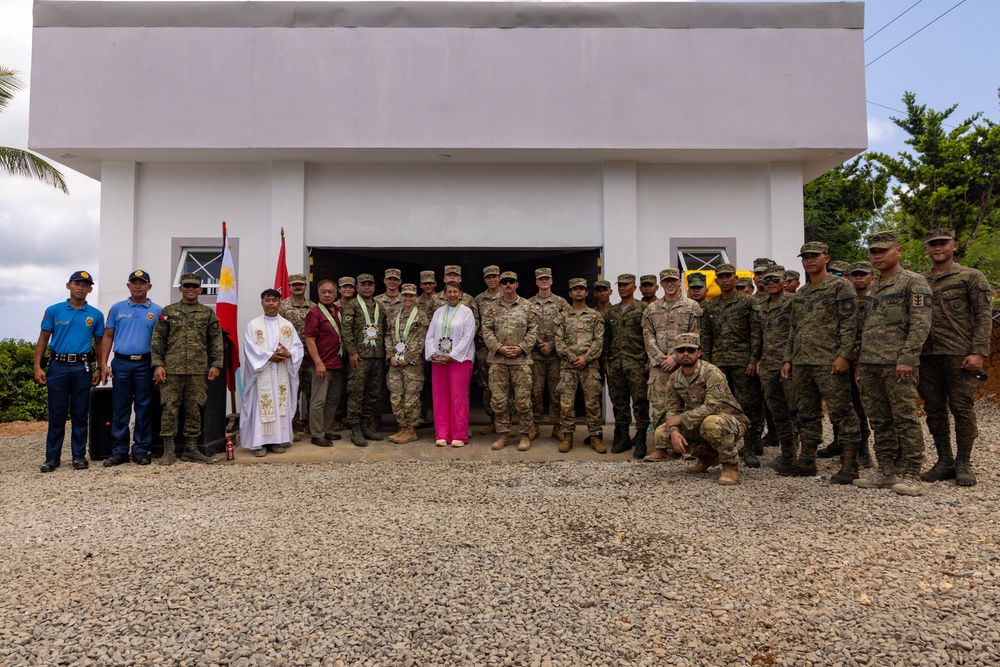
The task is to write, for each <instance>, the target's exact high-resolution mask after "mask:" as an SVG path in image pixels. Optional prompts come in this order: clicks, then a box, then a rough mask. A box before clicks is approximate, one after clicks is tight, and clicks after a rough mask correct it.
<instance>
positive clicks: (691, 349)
mask: <svg viewBox="0 0 1000 667" xmlns="http://www.w3.org/2000/svg"><path fill="white" fill-rule="evenodd" d="M674 351H675V352H677V354H694V353H695V352H697V351H698V348H696V347H677V348H674Z"/></svg>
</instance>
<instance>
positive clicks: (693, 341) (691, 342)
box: [674, 333, 701, 350]
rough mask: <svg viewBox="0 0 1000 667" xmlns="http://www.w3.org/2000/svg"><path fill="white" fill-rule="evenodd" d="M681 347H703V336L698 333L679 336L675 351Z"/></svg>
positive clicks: (675, 342) (675, 341)
mask: <svg viewBox="0 0 1000 667" xmlns="http://www.w3.org/2000/svg"><path fill="white" fill-rule="evenodd" d="M679 347H697V348H700V347H701V336H699V335H698V334H696V333H682V334H677V338H676V340H674V349H675V350H676V349H677V348H679Z"/></svg>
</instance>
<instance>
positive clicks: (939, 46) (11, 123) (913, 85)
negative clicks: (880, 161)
mask: <svg viewBox="0 0 1000 667" xmlns="http://www.w3.org/2000/svg"><path fill="white" fill-rule="evenodd" d="M31 6H32V3H31V0H0V64H3V65H4V66H7V67H12V68H14V69H16V70H18V71H19V72H20V74H21V77H22V79H23V80H24V81H25V83H26V84H28V83H30V72H31ZM942 14H944V16H943V17H941V18H939V19H938V20H937V21H935V19H936V18H938V17H939V16H941V15H942ZM900 15H901V16H900ZM893 19H896V20H895V21H894V22H892V21H893ZM890 22H892V23H891V25H888V26H887V24H890ZM932 22H933V23H932ZM927 24H931V25H929V26H927ZM865 25H866V28H865V36H866V38H867V39H868V41H867V42H866V45H865V48H866V52H867V53H866V58H865V61H866V62H870V63H871V64H870V66H868V67H867V68H866V74H867V89H868V94H867V97H868V100H869V105H868V140H869V145H870V148H871V150H876V151H884V152H889V153H895V152H897V151H900V150H903V149H905V148H906V147H905V145H904V144H903V143H902V140H903V137H902V134H901V132H900V131H899V130H898V129H897V128H896V127H895V126H894V125H893V124H892V123H891V121H890V120H889V117H890V116H894V115H895V116H898V115H900V113H899V112H898V111H894V110H898V109H901V108H902V103H901V101H900V100H901V98H902V96H903V92H904V91H907V90H909V91H912V92H914V93H916V94H917V98H918V100H919V101H920V102H921V103H923V104H927V105H928V106H930V107H932V108H936V109H944V108H946V107H948V106H950V105H952V104H958V105H959V107H958V110H957V112H956V116H958V117H963V118H964V117H965V116H967V115H970V114H972V113H974V112H976V111H983V112H985V114H986V115H987V117H989V118H991V119H992V120H994V121H1000V111H998V100H997V88H998V86H1000V49H998V48H997V46H996V43H997V42H996V35H995V34H994V29H995V27H996V26H997V25H1000V2H997V1H996V0H870V1H869V2H868V4H867V5H866V9H865ZM885 26H887V27H885ZM924 26H927V27H926V28H925V27H924ZM883 28H884V29H883ZM921 28H923V30H921ZM880 29H881V31H880V32H879V30H880ZM918 31H919V32H918ZM876 32H878V34H875V33H876ZM914 33H916V34H914ZM907 38H909V39H907ZM904 40H907V41H905V43H902V44H901V45H899V46H897V45H898V44H900V42H904ZM893 47H896V48H894V49H893ZM891 49H892V51H891V52H889V51H890V50H891ZM887 52H889V53H887ZM883 54H886V55H883ZM880 56H882V57H880ZM876 59H877V62H872V61H876ZM28 98H29V92H28V88H27V86H26V88H25V90H23V91H21V93H20V94H18V96H17V97H16V98H15V100H14V103H13V104H12V105H11V107H10V108H8V110H7V111H6V112H5V113H3V114H2V115H0V145H2V146H14V147H19V148H24V147H26V146H27V143H28ZM886 107H889V108H886ZM63 172H64V173H65V175H66V177H67V180H68V182H69V187H70V193H71V194H70V195H69V196H66V195H63V194H62V193H60V192H57V191H56V190H54V189H52V188H49V187H47V186H45V185H42V184H38V183H32V182H28V181H23V180H19V179H14V178H11V177H6V176H0V239H2V242H0V314H2V315H0V338H12V337H13V338H25V339H28V340H35V339H36V338H37V337H38V323H39V321H40V320H41V315H42V311H43V310H44V309H45V307H46V306H47V305H49V304H51V303H54V302H56V301H59V300H61V299H64V298H65V297H66V291H65V287H64V285H65V283H66V279H67V278H68V277H69V275H70V273H72V272H73V271H74V270H76V269H85V270H88V271H91V272H94V273H95V274H96V273H97V241H98V225H99V222H100V183H98V182H96V181H94V180H92V179H90V178H88V177H86V176H82V175H79V174H77V173H76V172H73V171H72V170H70V169H68V168H64V169H63ZM70 230H71V231H72V233H73V238H74V239H81V238H82V239H86V242H84V243H79V242H77V241H74V242H73V243H72V244H68V243H63V242H62V240H63V239H65V238H66V234H67V232H68V231H70ZM97 279H98V280H100V279H101V276H100V275H99V274H98V275H97Z"/></svg>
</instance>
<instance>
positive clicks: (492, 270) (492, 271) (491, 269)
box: [483, 264, 500, 278]
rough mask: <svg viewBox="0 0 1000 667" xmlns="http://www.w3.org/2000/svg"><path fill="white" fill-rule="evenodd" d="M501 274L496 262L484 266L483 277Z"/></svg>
mask: <svg viewBox="0 0 1000 667" xmlns="http://www.w3.org/2000/svg"><path fill="white" fill-rule="evenodd" d="M499 275H500V267H499V266H497V265H496V264H490V265H489V266H484V267H483V278H486V277H487V276H499Z"/></svg>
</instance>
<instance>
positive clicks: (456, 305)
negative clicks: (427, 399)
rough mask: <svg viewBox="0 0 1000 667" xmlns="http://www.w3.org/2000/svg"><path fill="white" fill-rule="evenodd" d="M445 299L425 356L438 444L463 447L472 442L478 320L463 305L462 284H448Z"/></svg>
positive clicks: (429, 334)
mask: <svg viewBox="0 0 1000 667" xmlns="http://www.w3.org/2000/svg"><path fill="white" fill-rule="evenodd" d="M444 298H445V300H446V301H447V302H448V303H447V305H446V306H444V307H443V308H438V309H437V311H436V312H435V313H434V317H433V318H432V319H431V325H430V326H429V327H428V328H427V340H426V342H425V344H424V355H425V356H426V358H427V359H428V360H430V361H431V362H432V363H431V389H432V391H433V396H434V433H435V437H436V438H437V442H436V444H437V446H438V447H445V446H447V445H448V444H449V443H450V444H451V446H452V447H462V446H463V445H465V444H466V443H468V442H469V381H470V380H471V379H472V362H473V359H475V356H476V352H475V343H474V340H475V337H476V317H475V315H473V314H472V309H471V308H469V307H468V306H466V305H464V304H462V303H461V301H462V286H461V285H460V284H459V283H457V282H455V281H452V280H449V281H448V282H447V283H445V287H444Z"/></svg>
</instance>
